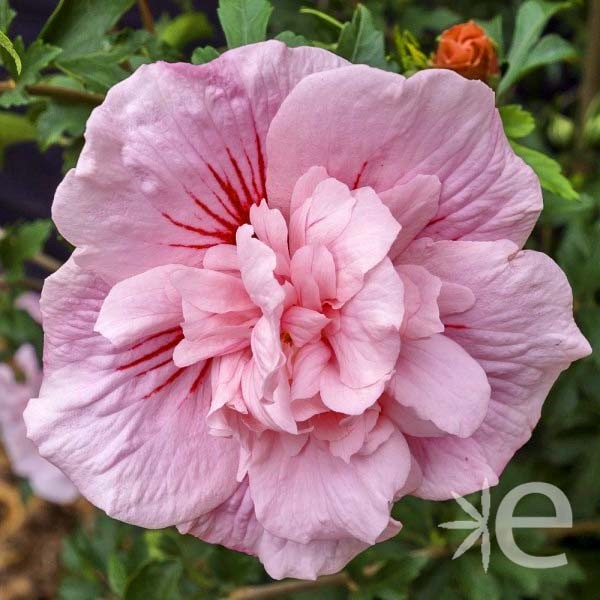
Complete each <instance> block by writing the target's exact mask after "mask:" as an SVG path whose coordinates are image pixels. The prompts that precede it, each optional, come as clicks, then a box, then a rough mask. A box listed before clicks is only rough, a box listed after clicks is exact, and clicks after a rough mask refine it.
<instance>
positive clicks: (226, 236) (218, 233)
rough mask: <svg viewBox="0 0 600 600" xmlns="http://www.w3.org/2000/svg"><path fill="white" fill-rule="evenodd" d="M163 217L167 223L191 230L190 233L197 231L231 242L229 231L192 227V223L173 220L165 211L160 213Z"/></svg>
mask: <svg viewBox="0 0 600 600" xmlns="http://www.w3.org/2000/svg"><path fill="white" fill-rule="evenodd" d="M160 214H161V215H162V216H163V218H165V219H167V221H169V223H171V224H172V225H175V226H176V227H180V228H181V229H185V230H186V231H191V232H192V233H197V234H199V235H204V236H206V237H213V238H216V239H218V240H221V241H222V242H226V243H230V242H231V231H230V230H227V231H219V230H218V229H215V230H214V231H210V230H209V229H204V228H202V227H194V226H192V225H187V224H186V223H182V222H181V221H177V220H175V219H174V218H173V217H172V216H171V215H169V214H168V213H165V212H161V213H160Z"/></svg>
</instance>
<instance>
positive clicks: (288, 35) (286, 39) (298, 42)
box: [275, 31, 313, 48]
mask: <svg viewBox="0 0 600 600" xmlns="http://www.w3.org/2000/svg"><path fill="white" fill-rule="evenodd" d="M275 39H276V40H279V41H280V42H283V43H284V44H286V45H287V46H289V47H290V48H298V47H299V46H312V45H313V44H312V42H311V41H310V40H307V39H306V38H305V37H304V36H303V35H298V34H297V33H294V32H293V31H282V32H281V33H278V34H277V35H276V36H275Z"/></svg>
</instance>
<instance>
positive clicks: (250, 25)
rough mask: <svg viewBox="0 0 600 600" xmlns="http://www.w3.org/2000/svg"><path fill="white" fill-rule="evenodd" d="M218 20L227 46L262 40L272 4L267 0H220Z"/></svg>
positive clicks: (231, 46)
mask: <svg viewBox="0 0 600 600" xmlns="http://www.w3.org/2000/svg"><path fill="white" fill-rule="evenodd" d="M217 12H218V13H219V20H220V21H221V26H222V27H223V31H224V32H225V39H226V40H227V46H228V47H229V48H237V47H238V46H244V45H245V44H253V43H255V42H262V41H263V40H265V39H266V37H267V25H268V24H269V19H270V18H271V13H272V12H273V6H272V5H271V3H270V2H267V0H220V2H219V9H218V11H217Z"/></svg>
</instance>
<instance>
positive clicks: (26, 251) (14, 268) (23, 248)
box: [0, 219, 52, 278]
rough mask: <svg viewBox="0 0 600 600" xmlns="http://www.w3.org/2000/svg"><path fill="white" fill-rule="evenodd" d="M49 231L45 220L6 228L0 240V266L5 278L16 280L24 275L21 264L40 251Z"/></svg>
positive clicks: (50, 225) (48, 225)
mask: <svg viewBox="0 0 600 600" xmlns="http://www.w3.org/2000/svg"><path fill="white" fill-rule="evenodd" d="M51 229H52V224H51V222H50V221H49V220H46V219H40V220H39V221H31V222H29V223H25V224H23V225H20V226H19V225H12V226H10V227H7V228H6V230H5V232H4V237H3V238H2V239H1V240H0V265H1V266H2V269H3V271H4V273H5V274H6V276H7V277H11V278H13V277H14V278H18V277H20V276H21V275H22V274H23V273H24V269H23V262H24V261H25V260H27V259H29V258H31V257H32V256H35V255H36V254H38V252H40V251H41V250H42V248H43V247H44V244H45V243H46V240H47V239H48V236H49V235H50V231H51Z"/></svg>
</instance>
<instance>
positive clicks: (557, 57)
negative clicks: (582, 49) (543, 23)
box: [522, 33, 577, 74]
mask: <svg viewBox="0 0 600 600" xmlns="http://www.w3.org/2000/svg"><path fill="white" fill-rule="evenodd" d="M575 56H577V51H576V50H575V48H574V47H573V46H572V45H571V44H569V42H567V40H565V39H563V38H561V37H560V35H556V34H555V33H550V34H548V35H545V36H544V37H543V38H542V39H541V40H540V41H539V42H538V43H537V44H536V45H535V46H534V48H533V50H532V51H531V53H530V54H529V56H528V58H527V60H526V61H525V64H524V66H523V71H522V72H523V74H525V73H527V72H528V71H531V70H533V69H535V68H537V67H542V66H544V65H548V64H550V63H553V62H558V61H561V60H569V59H571V58H574V57H575Z"/></svg>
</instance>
